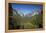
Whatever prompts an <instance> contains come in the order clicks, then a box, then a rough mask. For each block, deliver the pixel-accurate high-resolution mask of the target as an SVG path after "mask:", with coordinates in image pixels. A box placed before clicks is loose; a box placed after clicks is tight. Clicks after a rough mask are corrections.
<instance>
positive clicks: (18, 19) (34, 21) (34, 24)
mask: <svg viewBox="0 0 46 33" xmlns="http://www.w3.org/2000/svg"><path fill="white" fill-rule="evenodd" d="M13 11H15V13H16V14H14V12H13ZM8 24H9V29H37V28H42V27H43V11H42V10H41V13H40V14H36V15H34V16H32V17H27V16H24V15H23V17H22V16H20V15H19V14H18V12H17V10H14V9H13V8H12V6H11V4H9V23H8Z"/></svg>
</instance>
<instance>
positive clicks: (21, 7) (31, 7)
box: [12, 3, 42, 14]
mask: <svg viewBox="0 0 46 33" xmlns="http://www.w3.org/2000/svg"><path fill="white" fill-rule="evenodd" d="M12 8H13V9H15V10H17V11H21V12H22V13H23V14H27V13H32V12H33V11H34V12H35V11H37V10H41V8H42V6H41V5H38V4H37V5H35V4H16V3H12Z"/></svg>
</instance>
